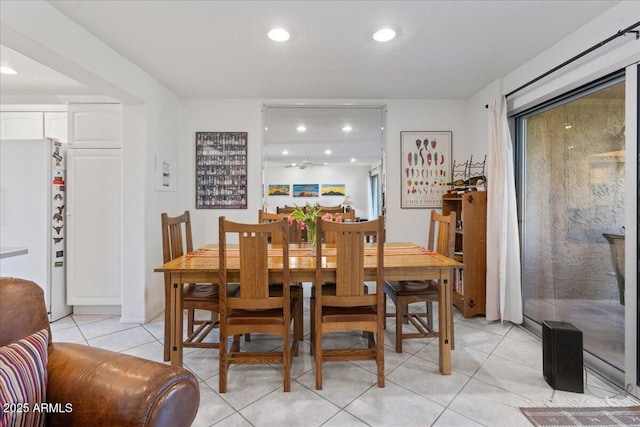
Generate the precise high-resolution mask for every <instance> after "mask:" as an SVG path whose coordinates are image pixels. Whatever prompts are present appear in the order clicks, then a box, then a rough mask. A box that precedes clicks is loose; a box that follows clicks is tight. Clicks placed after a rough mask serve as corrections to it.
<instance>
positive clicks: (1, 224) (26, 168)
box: [0, 138, 72, 321]
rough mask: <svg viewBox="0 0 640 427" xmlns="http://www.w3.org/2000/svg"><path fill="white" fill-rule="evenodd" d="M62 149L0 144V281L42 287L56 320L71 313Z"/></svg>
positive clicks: (40, 143) (44, 143)
mask: <svg viewBox="0 0 640 427" xmlns="http://www.w3.org/2000/svg"><path fill="white" fill-rule="evenodd" d="M65 169H66V147H65V144H63V143H61V142H60V141H58V140H55V139H51V138H46V139H43V140H0V246H1V247H24V248H27V250H28V253H27V254H25V255H20V256H15V257H10V258H4V259H0V276H3V277H19V278H22V279H27V280H32V281H34V282H35V283H37V284H38V285H40V286H41V287H42V289H43V290H44V294H45V302H46V305H47V310H48V312H49V320H50V321H54V320H57V319H60V318H61V317H64V316H66V315H68V314H70V313H71V311H72V307H71V306H69V305H67V295H66V265H65V264H66V242H65V237H66V229H65V218H66V215H65V209H66V199H67V197H66V194H65V179H66V170H65Z"/></svg>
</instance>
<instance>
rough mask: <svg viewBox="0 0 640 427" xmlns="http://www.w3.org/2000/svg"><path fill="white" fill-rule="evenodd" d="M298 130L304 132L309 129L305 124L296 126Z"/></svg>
mask: <svg viewBox="0 0 640 427" xmlns="http://www.w3.org/2000/svg"><path fill="white" fill-rule="evenodd" d="M296 130H297V131H298V132H304V131H305V130H307V128H306V127H305V126H304V125H300V126H298V127H297V128H296Z"/></svg>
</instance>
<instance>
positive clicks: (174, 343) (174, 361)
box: [171, 277, 182, 367]
mask: <svg viewBox="0 0 640 427" xmlns="http://www.w3.org/2000/svg"><path fill="white" fill-rule="evenodd" d="M181 293H182V283H180V282H179V280H177V279H176V278H174V277H172V278H171V365H172V366H180V367H182V298H181Z"/></svg>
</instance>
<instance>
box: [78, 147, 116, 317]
mask: <svg viewBox="0 0 640 427" xmlns="http://www.w3.org/2000/svg"><path fill="white" fill-rule="evenodd" d="M67 198H68V199H67V202H68V206H67V227H68V229H67V239H68V240H67V255H68V258H67V303H68V304H72V305H120V304H121V298H122V297H121V295H122V235H121V234H122V231H121V230H122V152H121V150H120V149H89V150H87V149H76V150H69V151H68V156H67Z"/></svg>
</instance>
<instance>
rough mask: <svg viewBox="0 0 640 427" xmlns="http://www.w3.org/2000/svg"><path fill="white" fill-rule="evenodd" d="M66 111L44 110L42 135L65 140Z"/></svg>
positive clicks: (66, 129) (66, 127) (66, 128)
mask: <svg viewBox="0 0 640 427" xmlns="http://www.w3.org/2000/svg"><path fill="white" fill-rule="evenodd" d="M68 128H69V127H68V126H67V113H66V112H64V111H52V112H49V111H45V112H44V136H45V138H55V139H57V140H59V141H62V142H67V132H68Z"/></svg>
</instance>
